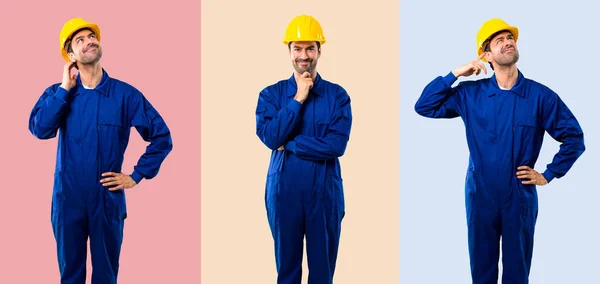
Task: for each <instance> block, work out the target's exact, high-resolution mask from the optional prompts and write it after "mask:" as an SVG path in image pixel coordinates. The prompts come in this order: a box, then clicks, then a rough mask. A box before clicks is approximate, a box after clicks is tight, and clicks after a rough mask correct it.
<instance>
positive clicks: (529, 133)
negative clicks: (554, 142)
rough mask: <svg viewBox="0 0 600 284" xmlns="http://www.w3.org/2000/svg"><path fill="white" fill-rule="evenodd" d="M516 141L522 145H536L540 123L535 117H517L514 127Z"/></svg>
mask: <svg viewBox="0 0 600 284" xmlns="http://www.w3.org/2000/svg"><path fill="white" fill-rule="evenodd" d="M513 130H514V132H515V139H517V140H518V141H521V145H534V140H535V139H536V136H537V134H539V132H540V127H539V123H538V122H537V120H536V117H535V116H533V115H517V116H515V122H514V126H513Z"/></svg>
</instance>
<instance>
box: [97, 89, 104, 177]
mask: <svg viewBox="0 0 600 284" xmlns="http://www.w3.org/2000/svg"><path fill="white" fill-rule="evenodd" d="M96 95H97V97H98V103H97V104H96V108H97V109H96V130H97V135H98V149H97V152H96V158H97V160H98V161H97V165H98V168H97V169H96V178H97V179H98V180H99V179H102V153H101V151H102V147H101V145H100V143H101V141H100V140H101V139H100V136H101V135H100V102H101V101H102V100H101V97H100V96H101V94H100V93H97V94H96ZM100 187H102V188H103V189H104V187H103V186H102V183H100Z"/></svg>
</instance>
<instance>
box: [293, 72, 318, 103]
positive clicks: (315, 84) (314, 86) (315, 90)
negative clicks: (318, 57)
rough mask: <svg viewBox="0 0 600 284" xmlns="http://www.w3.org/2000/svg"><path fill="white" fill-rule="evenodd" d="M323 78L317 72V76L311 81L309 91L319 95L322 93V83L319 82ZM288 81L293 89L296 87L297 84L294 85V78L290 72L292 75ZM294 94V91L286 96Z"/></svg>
mask: <svg viewBox="0 0 600 284" xmlns="http://www.w3.org/2000/svg"><path fill="white" fill-rule="evenodd" d="M322 80H323V79H321V74H319V72H317V77H316V78H315V81H314V83H313V86H312V88H310V92H311V93H314V94H316V95H318V96H321V95H322V93H323V84H320V83H321V81H322ZM288 82H289V83H290V86H292V87H294V89H297V88H298V86H297V85H296V78H294V74H292V77H290V79H288ZM294 95H296V94H295V93H293V94H288V97H291V96H294Z"/></svg>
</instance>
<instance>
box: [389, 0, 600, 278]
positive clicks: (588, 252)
mask: <svg viewBox="0 0 600 284" xmlns="http://www.w3.org/2000/svg"><path fill="white" fill-rule="evenodd" d="M552 2H554V1H465V0H459V1H430V0H429V1H425V0H401V1H400V74H401V75H400V96H401V99H400V119H401V121H400V206H401V208H400V280H401V281H400V282H401V283H403V284H421V283H424V284H429V283H471V280H470V270H469V257H468V250H467V227H466V212H465V197H464V182H465V174H466V170H467V163H468V155H469V153H468V149H467V144H466V139H465V130H464V125H463V122H462V120H461V118H456V119H451V120H441V119H437V120H436V119H427V118H424V117H420V116H419V115H418V114H416V113H415V111H414V105H415V102H416V101H417V99H418V98H419V96H420V94H421V92H422V91H423V88H424V87H425V86H426V85H427V84H428V83H429V82H430V81H431V80H433V79H434V78H435V77H436V76H440V75H442V76H443V75H446V74H447V73H448V72H450V71H451V70H452V69H454V68H456V67H458V66H461V65H463V64H466V63H468V62H469V61H471V60H473V59H475V58H476V57H477V53H476V43H475V40H476V34H477V31H478V29H479V28H480V27H481V25H482V24H483V22H484V21H486V20H488V19H489V18H493V17H499V18H502V19H504V20H505V21H506V22H508V23H509V24H511V25H515V26H517V27H518V28H519V31H520V35H519V41H518V42H517V46H518V48H519V52H520V59H519V62H518V63H517V66H518V67H519V69H520V70H521V71H522V72H523V74H524V75H525V77H528V78H530V79H533V80H536V81H538V82H540V83H542V84H544V85H546V86H548V87H550V88H551V89H552V90H554V91H555V92H557V93H558V94H559V96H560V97H561V98H562V100H563V101H564V102H565V103H566V104H567V106H568V107H569V108H570V109H571V111H572V112H573V113H574V114H575V116H576V117H577V119H578V120H579V123H580V124H581V127H582V128H583V130H584V133H585V143H586V147H587V149H586V152H585V153H584V154H583V155H582V156H581V158H580V159H579V160H578V161H577V162H576V163H575V165H574V167H573V168H572V169H571V170H570V171H569V173H567V175H566V176H565V177H563V178H562V179H555V180H553V181H552V182H551V183H550V184H549V185H546V186H542V187H538V194H539V216H538V222H537V226H536V235H535V246H534V256H533V264H532V268H531V274H530V283H532V284H536V283H544V284H554V283H556V284H565V283H600V280H599V276H598V271H599V269H600V218H599V217H600V204H599V201H600V186H599V185H598V182H599V181H600V173H599V171H598V168H599V167H598V164H597V161H598V160H599V158H600V157H599V156H600V150H599V149H598V148H600V147H599V146H600V142H599V139H600V137H599V135H598V126H597V125H598V121H599V119H598V115H599V114H600V111H599V110H598V109H599V108H600V98H599V97H600V91H599V90H598V88H597V85H598V83H600V78H599V76H598V72H597V69H596V68H597V66H598V65H599V64H600V58H599V56H598V54H599V51H598V50H599V49H600V45H599V40H598V37H600V32H599V30H600V16H599V15H598V14H597V13H598V11H600V9H599V8H598V7H597V5H598V4H596V1H583V0H576V1H573V0H571V1H560V2H558V1H556V2H554V3H552ZM551 3H552V4H551ZM486 67H488V65H487V63H486ZM491 75H492V70H491V69H490V68H488V75H485V76H483V75H479V76H471V77H469V78H461V79H459V81H462V80H473V79H479V78H482V77H490V76H491ZM558 147H559V144H558V142H556V141H554V140H553V139H552V138H551V137H550V136H548V135H547V134H546V137H545V140H544V146H543V148H542V152H541V155H540V157H539V159H538V162H537V164H536V165H535V169H536V170H537V171H539V172H543V171H544V170H545V168H546V164H548V163H550V162H551V160H552V157H553V156H554V154H555V153H556V152H557V151H558ZM500 268H501V264H500ZM501 273H502V271H500V277H499V278H500V279H501ZM499 283H501V282H499Z"/></svg>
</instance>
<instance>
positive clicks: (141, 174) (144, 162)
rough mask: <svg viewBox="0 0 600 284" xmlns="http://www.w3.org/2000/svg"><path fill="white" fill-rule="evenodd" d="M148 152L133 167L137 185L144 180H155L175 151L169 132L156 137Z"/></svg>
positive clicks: (147, 148)
mask: <svg viewBox="0 0 600 284" xmlns="http://www.w3.org/2000/svg"><path fill="white" fill-rule="evenodd" d="M150 141H151V142H150V145H148V146H147V147H146V152H145V153H144V154H143V155H142V156H141V157H140V159H139V160H138V162H137V164H136V165H135V166H134V167H133V173H132V174H131V177H132V178H133V180H134V181H135V182H136V183H139V182H140V181H141V180H142V179H152V178H154V177H155V176H156V175H157V174H158V172H159V170H160V167H161V165H162V163H163V161H164V160H165V159H166V157H167V156H168V155H169V153H170V152H171V151H172V150H173V142H172V140H171V135H170V133H169V132H166V133H163V134H159V135H156V136H155V137H152V139H151V140H150Z"/></svg>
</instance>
